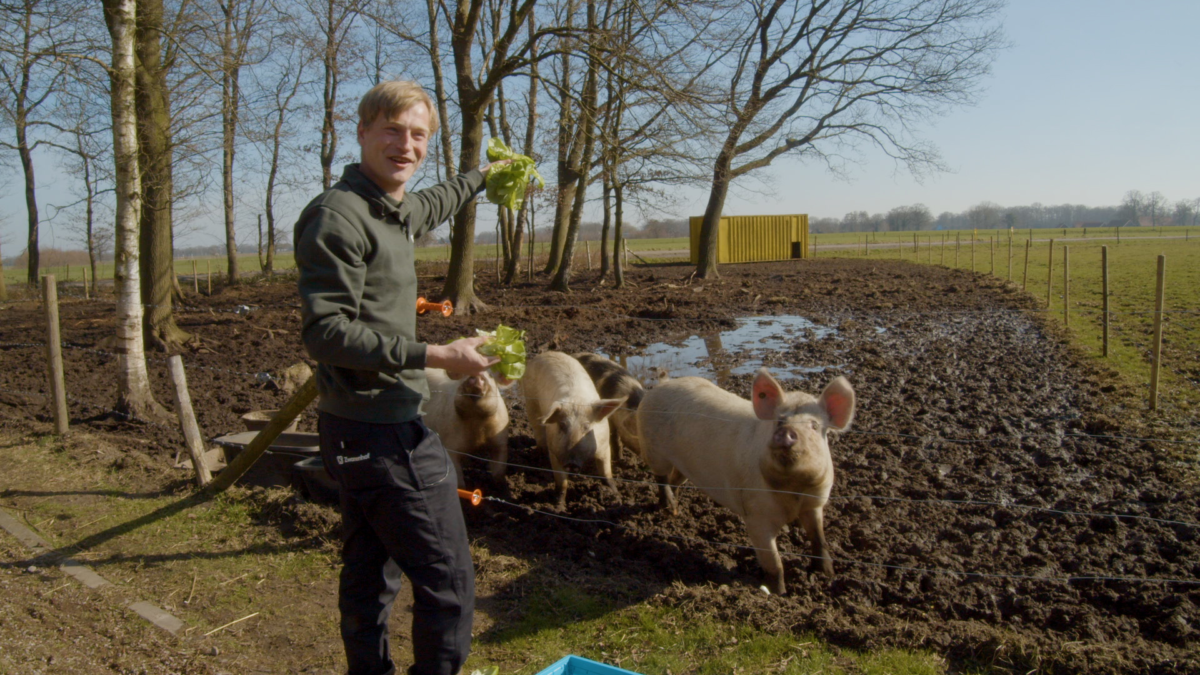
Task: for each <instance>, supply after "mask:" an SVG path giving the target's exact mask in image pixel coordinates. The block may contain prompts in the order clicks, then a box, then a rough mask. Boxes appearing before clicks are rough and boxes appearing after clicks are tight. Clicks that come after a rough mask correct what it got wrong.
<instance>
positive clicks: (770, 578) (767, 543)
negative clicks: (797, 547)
mask: <svg viewBox="0 0 1200 675" xmlns="http://www.w3.org/2000/svg"><path fill="white" fill-rule="evenodd" d="M746 532H747V534H749V535H750V544H751V545H752V546H754V553H755V554H756V555H757V556H758V564H759V565H760V566H762V568H763V571H764V572H766V573H767V588H768V589H769V590H770V591H771V592H772V593H774V594H776V595H783V594H784V593H786V592H787V587H786V586H785V585H784V583H783V560H782V559H781V558H780V557H779V549H778V548H776V546H775V537H776V536H778V534H779V533H778V531H776V529H775V528H774V527H773V526H772V525H771V524H769V523H754V522H751V521H747V522H746Z"/></svg>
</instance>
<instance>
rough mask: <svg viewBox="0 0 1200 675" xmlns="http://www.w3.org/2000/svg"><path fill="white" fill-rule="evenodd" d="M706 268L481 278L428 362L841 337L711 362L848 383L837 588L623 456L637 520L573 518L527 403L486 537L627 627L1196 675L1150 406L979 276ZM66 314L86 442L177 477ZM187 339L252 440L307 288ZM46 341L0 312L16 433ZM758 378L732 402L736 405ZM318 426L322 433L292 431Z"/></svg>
mask: <svg viewBox="0 0 1200 675" xmlns="http://www.w3.org/2000/svg"><path fill="white" fill-rule="evenodd" d="M691 269H692V268H691V267H690V266H687V265H664V266H658V267H641V268H637V269H635V270H633V271H632V272H631V273H630V274H629V281H630V284H629V288H627V289H624V290H620V291H617V290H613V289H609V288H599V289H592V288H590V287H589V284H588V283H587V282H586V280H584V279H581V280H577V281H576V283H575V285H574V287H575V290H574V291H573V292H572V293H570V294H560V293H551V292H548V291H546V290H544V288H542V285H541V282H539V283H538V284H537V285H528V284H523V285H520V286H518V287H516V288H512V289H496V288H495V287H494V284H492V283H491V280H490V279H489V278H486V277H487V275H486V273H485V272H481V274H480V275H479V278H478V281H477V285H478V287H479V288H478V290H479V292H480V295H481V297H482V299H483V300H484V301H485V302H486V303H488V304H489V305H490V307H491V309H490V311H488V312H487V313H485V314H483V315H479V316H457V315H456V316H454V317H451V318H448V319H447V318H442V317H428V316H427V317H423V318H421V320H420V323H419V330H420V334H421V337H422V338H423V339H425V340H427V341H430V342H437V341H446V340H449V339H452V338H455V337H459V336H462V335H468V334H471V333H472V332H473V330H474V329H475V328H488V329H490V328H494V327H495V325H496V324H497V323H504V324H507V325H510V326H515V327H518V328H522V329H525V330H527V331H528V335H527V343H528V345H529V348H530V351H531V352H532V353H537V352H541V351H545V350H550V349H557V350H563V351H597V352H602V353H606V354H610V355H637V354H638V353H640V351H641V350H643V349H644V348H645V347H647V346H648V345H651V344H654V343H661V342H669V343H676V344H678V343H680V341H682V340H684V339H686V338H688V337H689V336H694V335H711V334H713V333H719V332H720V331H727V330H731V329H734V328H735V327H737V325H738V324H737V323H736V321H735V318H736V317H747V316H767V315H799V316H803V317H805V318H807V319H809V320H811V321H813V322H815V323H816V324H818V325H820V326H823V327H828V328H832V329H834V333H833V334H832V335H830V336H828V337H820V338H819V337H815V336H814V335H812V334H807V335H789V336H788V337H787V339H785V340H784V341H783V344H782V345H779V346H780V347H781V348H779V349H775V350H773V351H771V352H769V353H766V354H764V353H762V352H754V353H751V352H750V351H748V350H743V351H736V352H732V353H731V352H729V351H719V352H715V353H713V354H712V355H710V356H709V357H707V360H706V362H705V365H707V366H709V367H711V368H712V369H713V370H715V371H722V372H723V371H727V370H729V371H733V372H736V368H737V366H739V365H743V364H745V363H746V362H749V361H760V360H761V361H763V362H764V363H765V365H767V366H768V367H774V368H776V369H784V368H786V367H807V366H817V367H823V368H815V367H814V368H813V370H819V371H820V372H813V373H812V374H810V375H808V376H807V378H798V379H790V380H787V381H785V386H787V387H789V388H790V387H799V388H805V389H808V390H810V391H813V392H814V393H815V392H816V391H818V390H819V389H820V387H822V386H823V385H824V383H825V382H827V381H828V380H829V379H831V378H832V377H833V376H835V375H837V374H844V375H846V376H847V377H848V378H849V379H850V381H851V382H852V383H853V385H854V387H855V390H856V392H857V396H858V406H859V407H858V411H857V414H856V417H855V423H854V427H853V429H852V430H851V432H849V433H847V434H844V435H843V436H841V437H840V438H839V439H837V440H836V441H835V442H834V444H833V455H834V461H835V464H836V466H837V480H836V484H835V487H834V490H833V497H832V500H831V502H830V504H829V506H828V507H827V508H826V525H825V527H826V536H827V538H828V540H829V543H830V545H831V547H832V553H833V556H834V560H835V567H836V571H837V575H836V577H835V578H834V579H833V580H832V581H829V580H827V579H826V578H824V577H822V576H819V575H810V574H809V573H808V572H807V568H808V560H807V559H806V558H805V557H804V556H805V554H806V553H808V551H809V549H808V548H807V545H806V543H805V542H804V540H803V536H802V535H801V534H800V532H799V531H798V530H793V531H792V532H791V533H790V534H787V535H785V536H783V537H781V539H780V547H781V549H782V551H783V552H784V554H785V556H786V559H785V570H786V572H785V574H786V578H787V581H788V584H789V594H788V595H787V596H784V597H776V596H767V595H765V594H762V593H758V592H753V591H754V589H756V588H757V586H758V585H759V584H760V583H761V582H762V580H761V576H760V570H759V568H758V565H757V562H756V560H755V557H754V555H753V552H752V551H751V550H749V548H747V547H748V541H747V539H746V537H745V534H744V531H743V529H742V526H741V524H740V522H739V521H738V519H737V518H736V517H734V516H733V515H732V514H730V513H729V512H727V511H725V510H723V509H722V508H720V507H718V506H716V505H715V504H714V503H713V502H712V501H710V500H709V499H708V498H707V497H705V496H704V495H703V494H700V493H698V492H696V491H692V490H682V491H681V496H680V504H681V507H680V513H679V515H678V516H675V517H668V516H667V515H666V514H665V513H664V512H661V511H659V510H658V509H657V508H656V498H655V494H654V492H653V489H652V488H651V487H650V486H649V485H646V484H644V483H643V481H648V480H650V476H649V475H648V473H647V472H646V471H645V470H644V469H643V468H642V467H641V466H640V464H639V462H638V460H637V459H636V458H635V457H633V456H632V455H631V454H629V453H628V452H626V453H624V454H623V455H622V457H621V458H620V459H621V461H620V462H619V466H618V467H617V469H616V471H617V475H618V477H619V479H621V480H622V481H623V483H622V485H621V492H622V500H621V502H620V503H618V502H617V501H616V500H615V499H613V497H612V496H611V494H610V493H607V492H606V491H605V490H604V489H602V484H601V483H600V482H598V481H594V480H583V481H577V482H576V483H575V485H574V486H573V489H572V493H571V498H570V500H569V502H568V505H567V508H566V510H565V511H557V510H556V509H555V508H554V491H553V483H552V481H551V479H550V477H549V475H548V473H547V471H546V469H547V468H548V466H549V463H548V460H547V459H546V458H545V457H544V456H540V455H539V454H537V453H535V452H534V450H533V448H532V446H533V439H532V438H531V436H530V435H529V427H528V425H527V423H526V422H525V418H524V412H523V405H522V403H521V402H520V401H519V400H518V399H516V398H514V400H512V401H511V402H510V409H511V410H512V411H513V424H514V428H513V433H512V436H511V440H510V446H511V455H510V461H511V462H512V463H513V464H514V465H518V466H516V467H515V468H513V469H511V470H510V472H509V476H508V479H507V483H506V485H505V486H503V490H501V491H500V492H498V493H497V492H495V490H494V489H492V488H491V486H487V485H486V483H485V480H484V479H485V473H484V471H483V468H482V467H473V466H471V464H470V463H468V469H467V478H468V482H472V483H481V484H483V485H484V487H485V489H490V490H492V492H493V493H497V494H504V493H505V492H504V491H505V490H506V491H507V496H506V497H505V500H506V503H487V504H486V505H485V506H483V507H481V508H479V509H474V510H471V511H469V512H468V514H469V526H470V528H471V532H472V536H473V537H477V538H479V539H480V540H481V541H484V542H486V544H487V546H489V547H490V548H492V549H493V550H496V551H500V552H502V553H504V554H506V555H512V556H518V557H519V556H525V555H528V556H538V557H544V558H545V559H548V560H552V561H553V564H554V565H556V566H558V567H560V568H561V570H563V573H564V575H566V576H567V577H568V578H573V579H575V580H577V581H578V583H580V584H583V585H586V586H589V587H619V588H621V589H622V591H621V594H620V597H622V598H623V599H625V600H627V601H628V602H631V603H633V602H641V601H644V600H646V599H648V598H652V597H653V598H655V600H654V601H655V602H665V603H670V604H672V605H675V606H678V607H680V608H682V609H683V611H685V612H687V613H699V614H705V615H712V616H715V617H717V618H719V619H721V620H727V621H736V622H747V623H752V624H755V625H758V626H761V627H763V628H765V629H769V630H772V631H782V632H789V631H790V632H794V633H796V634H807V633H815V634H816V635H818V636H820V637H821V638H823V639H826V640H828V641H830V642H831V643H833V644H835V645H840V646H846V647H853V648H865V649H870V648H872V647H878V646H883V645H891V646H903V647H914V648H915V647H920V648H928V649H932V650H935V651H937V652H939V653H942V654H945V655H946V656H947V658H948V659H949V662H950V663H951V669H952V670H957V669H960V668H966V667H979V666H981V665H987V664H993V665H995V666H998V667H1005V668H1013V669H1019V670H1021V671H1022V672H1024V671H1025V670H1029V669H1031V668H1041V669H1045V670H1062V671H1069V672H1079V671H1088V672H1161V673H1168V672H1170V673H1194V672H1200V656H1198V650H1197V645H1198V644H1200V634H1198V633H1197V630H1198V629H1200V536H1198V535H1200V527H1198V526H1197V521H1200V493H1198V482H1197V480H1196V474H1195V464H1194V458H1192V460H1193V461H1191V462H1189V461H1187V458H1186V457H1184V456H1183V452H1184V451H1185V450H1187V449H1188V448H1189V446H1181V445H1178V444H1171V443H1163V442H1156V441H1153V440H1144V438H1146V434H1145V427H1144V425H1143V420H1144V418H1145V412H1144V403H1143V402H1142V401H1141V399H1140V397H1139V396H1138V395H1137V393H1136V392H1133V391H1131V390H1129V389H1127V388H1125V387H1124V386H1122V385H1120V384H1119V383H1117V382H1116V380H1115V379H1114V377H1113V376H1114V373H1109V372H1104V371H1103V370H1097V369H1096V368H1094V367H1092V366H1089V365H1087V363H1086V361H1085V360H1084V359H1082V358H1081V357H1079V355H1077V354H1074V353H1073V352H1072V350H1071V348H1069V347H1068V346H1067V345H1066V343H1065V341H1064V340H1063V338H1062V336H1060V335H1057V334H1055V332H1054V330H1053V329H1052V328H1049V327H1047V326H1046V325H1044V324H1043V322H1042V318H1041V316H1040V315H1039V314H1038V313H1036V312H1031V311H1027V310H1032V309H1035V304H1034V301H1033V300H1032V298H1029V297H1028V296H1026V295H1023V294H1022V293H1021V292H1020V291H1019V289H1018V288H1017V287H1015V286H1013V285H1011V284H1007V283H1005V282H1003V281H999V280H996V279H994V278H990V277H987V276H984V275H979V276H976V275H973V274H971V273H969V272H964V271H960V270H948V269H942V268H937V267H928V266H923V267H916V266H911V265H908V264H906V263H901V262H897V261H864V260H816V261H797V262H794V263H777V264H759V265H746V266H725V267H723V268H722V270H721V278H720V279H719V280H710V281H694V280H691V281H689V279H688V275H689V273H690V272H691ZM422 283H424V284H426V286H425V288H424V289H423V290H425V292H426V293H429V294H430V295H436V293H437V291H438V290H439V289H440V287H441V282H440V280H439V279H438V277H437V276H436V270H425V274H424V276H423V277H422ZM60 311H61V316H62V332H63V337H64V341H65V342H66V344H67V349H66V350H65V355H64V356H65V360H66V364H67V381H68V390H69V393H70V397H71V398H70V403H69V407H70V411H71V416H72V423H73V424H74V425H83V426H86V427H88V428H90V429H92V430H94V431H96V432H98V433H104V434H106V437H109V438H118V439H119V438H122V437H127V438H131V439H132V438H138V439H141V440H140V441H139V442H138V443H137V444H136V447H137V448H139V449H138V450H137V451H136V452H140V453H144V454H145V455H148V456H149V457H150V459H151V460H153V461H155V462H168V461H169V460H170V459H171V458H172V457H174V455H175V453H176V452H177V451H178V450H179V448H180V447H181V446H180V439H179V434H178V432H176V431H175V429H174V427H173V426H171V425H170V424H169V423H167V424H165V425H154V424H145V423H142V422H139V421H129V420H124V419H121V418H119V417H116V416H113V415H111V414H109V413H107V412H106V411H107V409H108V408H109V407H110V406H111V404H112V401H113V398H114V393H113V386H112V384H111V382H112V371H113V359H114V356H113V355H112V354H111V353H110V348H109V343H108V339H109V336H110V335H111V334H112V332H113V328H112V320H111V314H110V311H111V304H106V303H103V302H96V301H92V302H82V301H70V300H67V301H65V302H64V304H63V306H62V308H61V310H60ZM179 319H180V325H181V326H182V327H183V328H185V329H186V330H189V331H194V332H195V334H196V335H198V336H199V337H200V338H201V343H200V344H201V346H200V347H199V348H193V349H190V350H187V351H185V352H184V359H185V363H186V364H187V366H188V378H189V385H190V389H191V394H192V399H193V404H194V406H195V409H196V412H197V416H198V419H199V423H200V425H201V428H202V429H203V430H204V432H205V433H206V435H208V436H216V435H218V434H221V433H228V432H233V431H238V430H240V423H239V420H238V417H239V415H240V414H242V413H245V412H247V411H250V410H256V409H263V408H271V407H278V406H279V405H280V404H281V403H282V402H283V401H284V400H285V399H286V396H285V395H284V394H283V393H281V392H279V391H278V390H277V389H276V388H274V387H273V386H272V385H271V384H270V383H266V384H264V383H263V380H264V379H266V378H264V377H263V376H262V375H260V374H261V373H276V372H279V371H280V370H282V369H283V368H286V367H287V366H289V365H292V364H294V363H296V362H298V361H302V360H304V359H305V355H304V353H303V349H302V347H301V346H300V344H299V340H298V335H297V329H298V325H299V312H298V308H297V304H296V299H295V297H294V287H293V286H292V285H289V284H286V283H282V284H251V285H246V286H243V287H239V288H224V289H220V290H219V292H217V293H215V294H214V295H213V296H212V297H189V298H188V300H187V307H185V308H184V310H183V311H181V312H180V314H179ZM43 335H44V329H43V319H42V315H41V314H40V312H39V311H38V309H37V307H36V306H35V305H33V304H32V303H26V304H21V303H16V304H13V305H11V306H10V307H9V308H8V309H6V310H4V311H3V312H2V313H0V426H3V427H5V428H11V429H21V428H23V426H27V425H30V424H32V423H31V422H30V420H31V419H34V418H40V419H41V420H43V422H44V420H45V419H47V418H46V412H47V409H46V405H45V398H44V392H45V389H46V385H45V374H44V370H43V369H42V365H41V364H42V363H43V359H44V348H43V347H41V346H40V345H38V344H36V343H40V342H41V341H42V340H43V339H44V338H43ZM22 345H32V346H22ZM152 358H153V361H152V363H151V367H152V379H153V381H154V386H155V388H156V392H157V395H158V396H159V400H160V401H170V400H171V396H170V394H169V389H168V380H167V376H166V364H165V355H163V354H154V355H153V357H152ZM751 378H752V375H751V374H748V373H743V374H731V375H728V376H727V377H723V378H722V380H723V382H724V383H725V385H726V386H727V387H728V388H730V389H731V390H733V391H735V392H736V393H738V394H740V395H743V396H746V395H748V392H749V385H750V380H751ZM514 393H515V392H514ZM1179 422H1180V423H1182V424H1186V423H1189V422H1191V423H1194V421H1192V420H1179ZM312 427H313V417H312V416H311V413H310V414H309V416H307V417H305V418H304V419H302V421H301V428H302V429H309V430H311V429H312ZM130 446H131V447H134V446H135V444H133V443H132V442H131V444H130ZM1190 452H1194V448H1191V449H1190ZM148 475H149V474H148ZM148 480H149V479H148ZM0 487H2V486H0ZM558 516H568V517H570V518H572V520H567V519H564V518H560V517H558ZM1068 577H1070V579H1067V578H1068ZM748 591H749V592H748Z"/></svg>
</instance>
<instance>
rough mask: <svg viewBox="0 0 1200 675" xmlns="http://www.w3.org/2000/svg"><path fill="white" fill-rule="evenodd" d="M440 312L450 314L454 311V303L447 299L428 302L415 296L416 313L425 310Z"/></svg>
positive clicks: (444, 314) (421, 312)
mask: <svg viewBox="0 0 1200 675" xmlns="http://www.w3.org/2000/svg"><path fill="white" fill-rule="evenodd" d="M431 309H432V310H433V311H435V312H441V313H442V316H450V315H451V314H453V313H454V305H453V304H452V303H451V302H450V301H449V300H443V301H441V302H430V301H428V300H426V299H425V298H417V314H424V313H425V312H426V311H427V310H431Z"/></svg>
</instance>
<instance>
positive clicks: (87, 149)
mask: <svg viewBox="0 0 1200 675" xmlns="http://www.w3.org/2000/svg"><path fill="white" fill-rule="evenodd" d="M101 79H107V78H101ZM90 85H91V83H87V82H78V83H77V85H76V87H78V88H79V89H80V90H81V91H79V92H74V93H75V95H72V96H70V97H69V99H68V100H67V101H66V102H65V104H64V106H63V107H64V108H66V109H68V110H70V112H71V113H73V114H71V115H70V117H73V118H74V120H73V123H72V124H71V125H70V126H69V127H67V128H66V136H67V137H68V139H67V140H65V141H64V142H63V143H61V144H59V145H58V146H57V147H59V148H60V150H62V152H63V153H64V155H65V158H66V162H65V168H66V171H67V172H68V173H70V174H72V175H74V176H76V177H78V178H79V179H80V182H81V183H82V188H83V195H82V197H80V198H79V199H77V200H76V201H75V202H74V203H72V204H67V205H63V206H55V205H53V204H51V208H55V209H56V210H57V211H58V212H61V211H63V210H72V211H73V209H72V207H77V206H82V207H83V217H82V220H80V221H75V222H76V224H75V225H73V226H72V227H71V229H72V230H74V231H75V232H77V233H78V235H79V236H80V238H81V240H82V243H83V245H84V248H85V249H86V250H87V254H88V267H89V269H90V270H91V285H92V286H91V292H92V294H93V295H94V294H95V293H96V290H97V282H96V265H97V263H98V262H99V258H100V255H101V253H102V252H103V250H104V244H103V242H104V240H106V239H107V237H108V235H109V234H111V231H110V230H106V229H105V228H102V227H98V226H97V225H96V220H97V219H96V211H97V208H98V203H97V202H98V198H99V197H100V195H101V194H103V193H106V192H111V191H112V190H111V188H108V187H104V185H105V184H106V183H111V177H112V171H111V169H108V170H106V169H105V165H106V163H107V165H108V166H111V162H112V158H111V152H110V146H109V144H108V143H106V142H104V141H103V139H102V138H101V136H102V135H104V134H107V135H108V136H109V138H110V139H111V138H112V129H111V128H110V124H111V115H109V113H108V112H107V111H101V110H96V109H95V108H96V107H97V106H96V105H95V102H96V101H97V98H95V97H94V94H95V93H96V92H95V91H94V90H95V89H96V87H94V86H90ZM76 87H72V89H75V88H76ZM104 115H109V121H108V122H105V121H104V119H103V116H104ZM56 216H57V213H56V214H55V216H52V218H54V217H56Z"/></svg>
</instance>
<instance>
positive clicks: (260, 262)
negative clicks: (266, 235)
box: [258, 213, 267, 272]
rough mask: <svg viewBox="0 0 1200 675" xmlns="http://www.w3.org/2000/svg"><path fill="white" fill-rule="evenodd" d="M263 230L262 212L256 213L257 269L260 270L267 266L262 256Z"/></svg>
mask: <svg viewBox="0 0 1200 675" xmlns="http://www.w3.org/2000/svg"><path fill="white" fill-rule="evenodd" d="M264 253H265V251H263V231H262V214H261V213H260V214H258V269H259V271H260V272H261V271H262V270H265V269H266V268H267V261H266V260H265V259H264V258H263V254H264Z"/></svg>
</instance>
